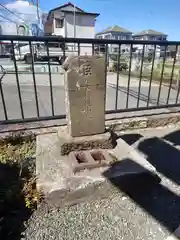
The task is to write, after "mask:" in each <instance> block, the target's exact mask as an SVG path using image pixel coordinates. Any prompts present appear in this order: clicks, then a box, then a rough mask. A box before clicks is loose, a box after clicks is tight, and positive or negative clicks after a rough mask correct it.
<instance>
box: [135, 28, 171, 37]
mask: <svg viewBox="0 0 180 240" xmlns="http://www.w3.org/2000/svg"><path fill="white" fill-rule="evenodd" d="M144 35H153V36H156V35H157V36H159V35H160V36H161V35H162V36H166V35H167V34H165V33H162V32H157V31H154V30H152V29H148V30H143V31H141V32H138V33H136V34H134V35H133V36H144Z"/></svg>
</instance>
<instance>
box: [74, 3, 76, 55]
mask: <svg viewBox="0 0 180 240" xmlns="http://www.w3.org/2000/svg"><path fill="white" fill-rule="evenodd" d="M74 38H76V6H75V4H74ZM75 50H76V44H75V43H74V51H75Z"/></svg>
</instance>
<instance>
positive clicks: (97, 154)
mask: <svg viewBox="0 0 180 240" xmlns="http://www.w3.org/2000/svg"><path fill="white" fill-rule="evenodd" d="M69 160H70V161H71V162H72V165H73V172H74V173H77V172H80V171H82V170H85V169H93V168H99V167H105V166H109V165H110V164H111V163H112V162H113V158H111V156H110V155H109V154H108V152H107V150H102V149H93V150H90V151H87V150H86V151H78V152H71V153H70V154H69Z"/></svg>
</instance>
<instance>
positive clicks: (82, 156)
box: [75, 152, 87, 164]
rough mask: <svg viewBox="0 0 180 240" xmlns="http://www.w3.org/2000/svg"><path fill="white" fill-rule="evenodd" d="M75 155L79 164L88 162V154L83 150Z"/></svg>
mask: <svg viewBox="0 0 180 240" xmlns="http://www.w3.org/2000/svg"><path fill="white" fill-rule="evenodd" d="M75 157H76V160H77V162H78V163H79V164H80V163H86V162H87V159H86V156H85V154H84V153H83V152H79V153H76V154H75Z"/></svg>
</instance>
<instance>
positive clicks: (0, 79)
mask: <svg viewBox="0 0 180 240" xmlns="http://www.w3.org/2000/svg"><path fill="white" fill-rule="evenodd" d="M4 75H5V73H3V75H2V76H1V78H0V93H1V99H2V104H3V110H4V117H5V120H8V116H7V110H6V103H5V99H4V93H3V88H2V79H3V77H4Z"/></svg>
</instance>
